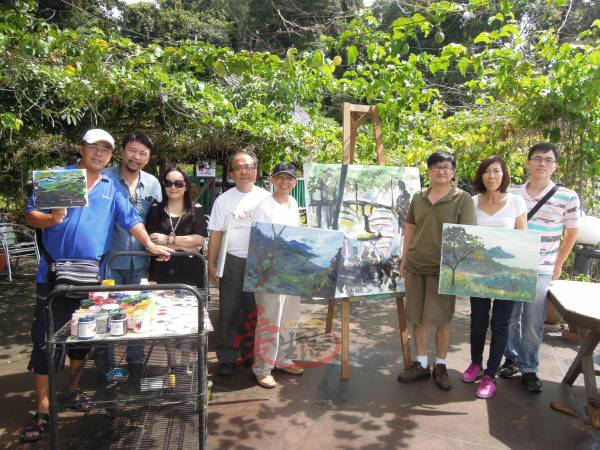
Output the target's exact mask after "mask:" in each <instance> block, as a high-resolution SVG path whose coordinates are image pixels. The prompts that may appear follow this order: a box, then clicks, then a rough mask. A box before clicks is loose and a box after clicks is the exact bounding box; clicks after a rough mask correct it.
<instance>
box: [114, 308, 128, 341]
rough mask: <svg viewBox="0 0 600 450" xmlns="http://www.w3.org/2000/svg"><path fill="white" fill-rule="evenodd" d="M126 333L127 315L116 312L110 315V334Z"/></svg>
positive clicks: (121, 334)
mask: <svg viewBox="0 0 600 450" xmlns="http://www.w3.org/2000/svg"><path fill="white" fill-rule="evenodd" d="M126 333H127V316H126V315H125V314H123V313H117V314H113V315H112V316H110V335H111V336H124V335H125V334H126Z"/></svg>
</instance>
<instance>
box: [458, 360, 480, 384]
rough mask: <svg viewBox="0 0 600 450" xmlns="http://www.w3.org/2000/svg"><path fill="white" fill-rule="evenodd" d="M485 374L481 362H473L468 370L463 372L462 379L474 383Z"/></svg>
mask: <svg viewBox="0 0 600 450" xmlns="http://www.w3.org/2000/svg"><path fill="white" fill-rule="evenodd" d="M482 374H483V367H481V366H480V365H479V364H475V363H471V364H469V367H467V370H465V371H464V372H463V374H462V377H461V380H463V381H464V382H465V383H474V382H475V380H477V379H479V378H480V377H481V375H482Z"/></svg>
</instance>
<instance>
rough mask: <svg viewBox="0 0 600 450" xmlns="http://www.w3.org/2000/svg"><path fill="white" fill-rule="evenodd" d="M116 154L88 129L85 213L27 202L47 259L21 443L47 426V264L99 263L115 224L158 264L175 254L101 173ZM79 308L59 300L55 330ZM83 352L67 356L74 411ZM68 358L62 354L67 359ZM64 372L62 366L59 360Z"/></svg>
mask: <svg viewBox="0 0 600 450" xmlns="http://www.w3.org/2000/svg"><path fill="white" fill-rule="evenodd" d="M113 149H114V139H113V138H112V136H111V135H110V134H108V133H107V132H106V131H104V130H99V129H93V130H89V131H88V132H87V133H85V135H84V136H83V138H82V141H81V144H80V146H79V153H80V155H81V160H80V162H79V164H78V166H75V167H79V168H82V169H85V170H86V175H87V190H88V206H87V207H84V208H69V210H68V211H67V209H66V208H55V209H52V210H38V209H35V207H34V198H33V197H32V198H31V199H30V200H29V203H28V205H27V214H26V216H25V219H26V221H27V223H28V224H30V225H32V226H35V227H37V228H41V229H42V230H43V231H42V244H43V247H44V251H43V252H42V253H47V255H48V256H45V257H42V258H41V260H40V266H39V269H38V273H37V277H36V282H37V305H36V310H35V316H34V320H33V324H32V327H31V337H32V341H33V350H32V353H31V359H30V361H29V365H28V370H30V371H31V372H33V374H34V378H35V390H36V394H37V412H36V414H35V415H34V417H33V422H32V424H31V426H29V427H27V428H26V429H24V430H23V431H22V432H21V436H20V437H21V440H23V441H36V440H39V439H40V438H41V437H42V435H43V433H44V431H45V428H46V427H47V425H48V421H49V416H48V411H49V406H50V402H49V385H48V363H47V356H46V342H45V330H46V324H45V312H44V309H45V305H46V296H47V295H48V294H49V293H50V291H51V290H52V288H53V286H52V285H51V283H50V282H49V280H48V266H49V262H48V260H47V259H52V260H57V259H87V260H93V261H100V259H101V258H102V256H104V255H106V254H107V253H108V250H109V248H110V244H111V240H112V234H113V230H114V226H115V223H118V224H119V225H121V226H122V227H123V228H125V229H127V230H129V232H130V233H131V234H132V235H133V236H134V237H135V238H136V239H138V240H139V241H140V242H142V244H143V245H144V247H145V248H146V249H147V250H148V251H150V252H151V253H154V254H156V255H159V259H168V258H169V255H170V253H171V250H170V249H168V248H167V247H163V246H160V245H155V244H153V243H152V241H151V240H150V237H149V236H148V233H147V232H146V229H145V227H144V224H143V223H141V220H140V217H139V216H138V214H137V212H136V211H135V209H134V208H133V206H132V205H131V203H130V202H129V199H128V196H127V193H126V192H125V191H124V190H123V188H122V187H121V186H119V185H118V184H116V183H115V182H114V181H113V180H111V179H110V178H109V177H108V176H106V175H104V174H102V170H103V169H104V168H105V167H106V165H107V164H108V162H109V161H110V158H111V157H112V152H113ZM78 306H79V301H78V300H73V299H68V298H57V299H56V300H55V302H54V304H53V318H54V327H55V329H57V330H58V329H59V328H61V327H62V326H63V325H64V324H65V323H67V322H68V321H69V320H70V318H71V315H72V313H73V311H75V309H77V308H78ZM85 353H86V351H85V350H81V349H80V350H75V351H70V352H69V359H70V365H69V372H70V378H69V380H70V383H69V386H68V387H67V388H66V390H65V396H66V398H67V401H68V402H69V403H70V404H71V405H72V406H73V407H83V406H85V405H84V404H85V399H84V398H83V397H82V394H81V392H80V391H78V390H77V385H78V375H79V374H80V372H81V369H82V367H83V358H84V357H85ZM63 357H64V355H63ZM56 363H57V366H58V367H60V366H61V365H62V363H63V361H57V362H56Z"/></svg>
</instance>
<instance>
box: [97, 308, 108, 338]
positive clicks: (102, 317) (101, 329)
mask: <svg viewBox="0 0 600 450" xmlns="http://www.w3.org/2000/svg"><path fill="white" fill-rule="evenodd" d="M96 333H98V334H105V333H108V313H107V312H106V311H100V312H99V313H97V314H96Z"/></svg>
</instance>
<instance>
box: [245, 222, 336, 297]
mask: <svg viewBox="0 0 600 450" xmlns="http://www.w3.org/2000/svg"><path fill="white" fill-rule="evenodd" d="M343 240H344V233H342V232H341V231H330V230H320V229H316V228H305V227H294V226H289V225H277V224H271V223H263V222H253V223H252V228H251V230H250V246H249V248H248V259H247V260H246V273H245V276H244V291H246V292H270V293H273V294H287V295H299V296H301V297H304V298H311V297H321V298H331V297H333V295H334V293H335V283H336V279H337V273H338V267H339V263H340V259H341V250H342V242H343Z"/></svg>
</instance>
